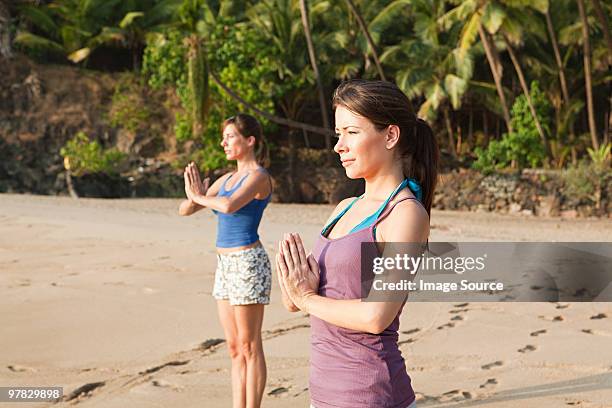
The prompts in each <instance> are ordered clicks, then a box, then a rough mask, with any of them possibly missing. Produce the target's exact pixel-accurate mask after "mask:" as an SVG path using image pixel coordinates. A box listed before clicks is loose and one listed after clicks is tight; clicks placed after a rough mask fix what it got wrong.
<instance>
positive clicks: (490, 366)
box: [480, 360, 504, 370]
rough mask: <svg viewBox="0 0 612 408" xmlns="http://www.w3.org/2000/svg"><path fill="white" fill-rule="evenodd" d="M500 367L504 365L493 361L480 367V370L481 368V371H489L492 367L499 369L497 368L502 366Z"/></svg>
mask: <svg viewBox="0 0 612 408" xmlns="http://www.w3.org/2000/svg"><path fill="white" fill-rule="evenodd" d="M502 365H504V362H503V361H499V360H498V361H494V362H492V363H489V364H485V365H483V366H481V367H480V368H482V369H483V370H490V369H491V368H493V367H499V366H502Z"/></svg>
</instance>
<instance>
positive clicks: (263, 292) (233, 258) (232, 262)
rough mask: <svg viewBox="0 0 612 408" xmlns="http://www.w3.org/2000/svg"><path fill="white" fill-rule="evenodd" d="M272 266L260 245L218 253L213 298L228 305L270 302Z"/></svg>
mask: <svg viewBox="0 0 612 408" xmlns="http://www.w3.org/2000/svg"><path fill="white" fill-rule="evenodd" d="M271 287H272V268H271V266H270V259H269V258H268V254H267V253H266V250H265V249H264V248H263V247H262V246H256V247H253V248H247V249H243V250H240V251H236V252H230V253H226V254H217V270H216V272H215V286H214V287H213V297H214V298H215V299H217V300H229V302H230V305H232V306H236V305H252V304H258V303H259V304H263V305H267V304H268V303H270V289H271Z"/></svg>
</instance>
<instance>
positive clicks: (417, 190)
mask: <svg viewBox="0 0 612 408" xmlns="http://www.w3.org/2000/svg"><path fill="white" fill-rule="evenodd" d="M406 186H408V188H409V189H410V191H412V193H413V194H414V195H415V197H416V198H417V200H419V201H421V202H422V201H423V191H422V189H421V185H420V184H419V183H418V181H416V180H415V179H413V178H407V179H404V180H403V181H402V182H401V183H400V185H399V186H397V187H396V188H395V190H393V192H392V193H391V194H390V195H389V197H387V199H386V200H385V202H384V203H383V204H382V205H381V206H380V208H379V209H378V210H377V211H376V212H375V213H374V214H372V215H370V216H369V217H366V218H365V219H364V220H363V221H361V222H360V223H359V224H357V225H356V226H355V227H353V229H351V230H350V231H349V234H351V233H353V232H356V231H359V230H360V229H363V228H367V227H369V226H370V225H372V224H373V223H374V222H375V221H376V220H377V219H378V217H379V216H380V214H381V213H382V212H383V211H384V210H385V208H386V207H387V204H389V201H391V200H392V199H393V197H395V195H396V194H397V193H398V192H400V191H401V190H403V189H404V188H405V187H406ZM362 197H363V194H362V195H360V196H359V197H357V198H355V199H354V200H353V201H351V203H350V204H349V205H348V206H347V207H346V208H345V209H344V210H342V211H341V212H340V214H338V215H337V216H336V217H335V218H334V219H333V220H331V221H330V222H329V224H327V225H326V226H325V228H323V231H321V235H323V236H326V234H327V231H328V229H329V228H330V227H331V226H333V225H334V224H335V223H336V222H337V221H338V220H339V219H340V218H342V216H343V215H344V214H345V213H346V212H347V211H348V210H349V209H350V208H351V207H352V206H353V204H355V202H357V200H359V199H360V198H362Z"/></svg>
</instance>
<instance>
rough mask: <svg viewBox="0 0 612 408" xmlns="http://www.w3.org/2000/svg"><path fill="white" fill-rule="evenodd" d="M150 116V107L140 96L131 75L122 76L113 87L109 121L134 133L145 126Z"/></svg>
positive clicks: (136, 84) (138, 88)
mask: <svg viewBox="0 0 612 408" xmlns="http://www.w3.org/2000/svg"><path fill="white" fill-rule="evenodd" d="M150 117H151V111H150V109H149V108H148V107H147V106H146V105H145V103H144V101H143V100H142V99H141V97H140V87H139V86H138V83H137V82H136V81H135V80H134V78H132V77H131V76H124V77H123V78H122V79H121V80H120V81H119V83H118V84H117V86H116V88H115V92H114V94H113V98H112V102H111V109H110V112H109V119H110V123H111V125H112V126H114V127H121V128H124V129H127V130H129V131H130V132H132V133H135V132H136V131H137V130H139V129H142V128H143V127H146V126H147V124H148V123H147V122H148V120H149V119H150Z"/></svg>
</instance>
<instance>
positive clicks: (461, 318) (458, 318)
mask: <svg viewBox="0 0 612 408" xmlns="http://www.w3.org/2000/svg"><path fill="white" fill-rule="evenodd" d="M451 320H463V316H461V315H457V316H454V317H453V318H451Z"/></svg>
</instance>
